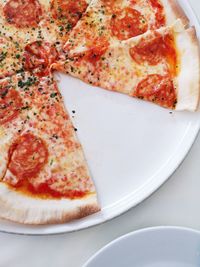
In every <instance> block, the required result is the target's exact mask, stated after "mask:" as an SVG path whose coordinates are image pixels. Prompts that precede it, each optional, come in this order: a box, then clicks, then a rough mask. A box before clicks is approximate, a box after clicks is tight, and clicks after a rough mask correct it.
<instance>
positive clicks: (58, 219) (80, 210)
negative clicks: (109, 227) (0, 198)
mask: <svg viewBox="0 0 200 267" xmlns="http://www.w3.org/2000/svg"><path fill="white" fill-rule="evenodd" d="M9 210H10V211H12V215H10V216H4V215H2V214H1V216H0V218H1V219H3V220H8V221H11V222H15V223H20V224H24V225H35V226H36V225H50V224H64V223H68V222H71V221H74V220H78V219H82V218H84V217H87V216H89V215H92V214H94V213H97V212H99V211H100V210H101V208H100V206H99V205H98V204H97V203H93V204H92V203H91V204H86V205H85V206H84V205H83V206H80V207H78V206H77V207H76V208H74V211H69V212H68V211H67V210H65V211H62V212H59V213H60V214H59V215H58V212H57V211H56V212H55V211H52V218H48V219H47V218H45V212H42V216H41V217H40V218H38V220H37V221H34V219H33V217H32V216H30V217H32V218H30V217H29V216H28V214H29V215H30V214H31V211H30V213H29V212H27V211H23V210H19V209H15V208H13V209H11V208H10V207H9ZM0 213H1V208H0ZM10 214H11V213H10Z"/></svg>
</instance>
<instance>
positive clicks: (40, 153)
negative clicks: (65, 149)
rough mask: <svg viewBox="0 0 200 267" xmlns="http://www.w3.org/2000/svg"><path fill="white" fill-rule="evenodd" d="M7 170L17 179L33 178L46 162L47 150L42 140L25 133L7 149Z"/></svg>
mask: <svg viewBox="0 0 200 267" xmlns="http://www.w3.org/2000/svg"><path fill="white" fill-rule="evenodd" d="M9 158H10V162H9V165H8V168H9V170H10V171H11V173H13V174H14V175H15V176H16V177H17V178H18V179H19V180H23V179H28V178H34V177H36V176H37V174H38V173H39V172H40V171H41V170H42V169H43V167H44V165H45V164H46V163H47V159H48V150H47V147H46V144H45V143H44V141H43V140H42V139H41V138H39V137H37V136H34V135H33V134H31V133H26V134H24V135H22V136H20V137H19V139H18V140H17V141H16V142H15V143H14V144H13V145H12V146H11V148H10V150H9Z"/></svg>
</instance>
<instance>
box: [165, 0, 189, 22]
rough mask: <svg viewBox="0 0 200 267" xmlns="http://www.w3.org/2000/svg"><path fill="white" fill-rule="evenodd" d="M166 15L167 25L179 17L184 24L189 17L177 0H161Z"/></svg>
mask: <svg viewBox="0 0 200 267" xmlns="http://www.w3.org/2000/svg"><path fill="white" fill-rule="evenodd" d="M162 4H163V6H164V8H165V12H166V16H167V25H170V24H172V23H174V21H175V20H176V19H181V21H182V23H183V25H184V26H187V25H188V24H189V19H188V17H187V15H186V14H185V12H184V10H183V9H182V7H181V6H180V5H179V3H178V1H177V0H162Z"/></svg>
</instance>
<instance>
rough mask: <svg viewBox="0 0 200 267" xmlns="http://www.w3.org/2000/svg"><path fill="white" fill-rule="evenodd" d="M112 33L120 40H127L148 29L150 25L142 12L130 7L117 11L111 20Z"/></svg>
mask: <svg viewBox="0 0 200 267" xmlns="http://www.w3.org/2000/svg"><path fill="white" fill-rule="evenodd" d="M110 26H111V31H112V34H113V35H114V36H115V37H117V38H118V39H119V40H126V39H129V38H131V37H134V36H137V35H139V34H142V33H144V32H146V31H147V29H148V25H147V22H146V20H145V18H144V17H143V16H142V14H141V13H140V12H139V11H137V10H135V9H133V8H130V7H127V8H125V9H124V10H123V11H116V12H115V13H114V14H113V15H112V18H111V22H110Z"/></svg>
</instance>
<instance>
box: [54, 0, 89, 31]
mask: <svg viewBox="0 0 200 267" xmlns="http://www.w3.org/2000/svg"><path fill="white" fill-rule="evenodd" d="M87 6H88V4H87V2H86V1H85V0H77V1H74V0H52V1H51V5H50V9H51V12H52V16H53V18H54V19H58V20H60V21H62V22H63V23H65V22H67V23H68V24H67V25H66V27H68V28H72V27H73V26H75V25H76V23H77V22H78V20H79V19H80V18H81V17H82V14H83V13H84V12H85V10H86V8H87ZM63 23H62V24H63Z"/></svg>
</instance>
